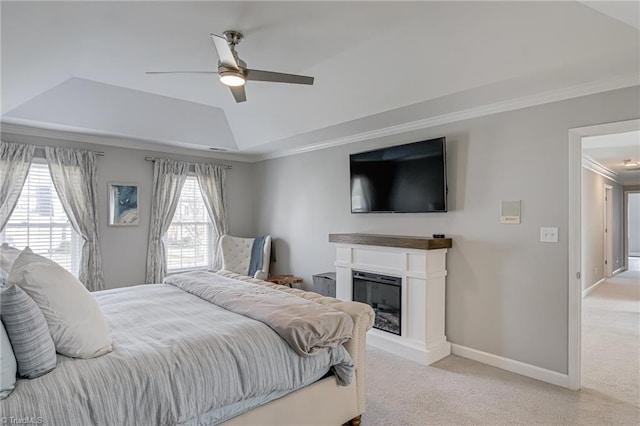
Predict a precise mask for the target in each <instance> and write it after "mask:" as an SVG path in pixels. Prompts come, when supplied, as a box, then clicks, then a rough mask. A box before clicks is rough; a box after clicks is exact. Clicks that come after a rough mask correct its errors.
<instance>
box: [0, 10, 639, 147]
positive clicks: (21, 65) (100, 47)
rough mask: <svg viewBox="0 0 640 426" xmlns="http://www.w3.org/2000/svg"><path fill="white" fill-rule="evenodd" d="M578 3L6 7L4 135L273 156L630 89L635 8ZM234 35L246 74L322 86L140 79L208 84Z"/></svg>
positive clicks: (634, 71) (635, 51) (635, 70)
mask: <svg viewBox="0 0 640 426" xmlns="http://www.w3.org/2000/svg"><path fill="white" fill-rule="evenodd" d="M585 3H586V5H585V4H583V3H580V2H483V1H472V2H451V1H449V2H426V1H424V2H393V1H389V2H364V1H357V2H241V1H233V2H213V1H208V2H207V1H203V2H202V1H201V2H153V3H151V2H146V1H138V2H86V1H85V2H44V3H43V2H39V3H32V2H24V1H18V2H11V1H2V3H1V24H2V29H1V36H2V40H1V47H2V50H1V55H2V57H1V59H2V61H1V72H2V98H1V101H2V122H3V123H5V124H14V125H15V124H20V125H28V126H34V127H39V128H49V129H58V130H66V131H72V132H81V133H83V134H90V135H91V134H96V135H107V136H108V135H112V136H115V137H118V138H121V139H122V138H124V139H130V140H132V141H134V142H135V141H153V142H155V143H158V144H161V145H160V146H166V147H183V148H195V149H201V150H206V149H209V148H211V147H218V148H225V149H228V150H231V151H234V150H237V151H238V152H239V153H242V154H254V155H255V154H262V155H264V154H267V155H268V154H269V153H273V152H275V151H281V150H292V149H301V148H304V147H309V146H313V145H314V144H318V143H322V142H323V141H326V140H329V139H331V140H337V139H340V138H343V139H344V138H348V137H349V136H350V135H353V134H355V133H362V134H365V133H366V132H372V131H376V130H379V129H383V128H393V127H394V126H396V127H397V126H402V125H406V123H409V122H411V121H416V120H424V119H428V118H429V117H436V116H442V115H445V114H450V113H453V112H456V111H460V110H464V109H465V108H469V107H470V106H476V107H477V106H480V105H483V104H491V103H495V102H504V101H507V100H510V99H516V98H522V97H526V96H531V95H534V94H536V93H541V92H543V93H549V92H550V91H558V92H560V91H563V90H564V91H565V92H566V91H567V90H568V89H572V90H574V92H571V93H575V94H576V95H579V94H580V92H579V91H577V90H575V88H577V87H587V86H588V87H591V88H593V87H601V88H603V90H604V89H606V88H608V87H610V86H607V84H606V82H617V84H618V85H624V84H627V85H629V84H637V83H638V75H639V63H640V54H639V51H640V32H639V30H638V23H637V19H635V18H633V16H634V15H633V13H636V16H637V11H638V5H637V2H605V3H606V4H604V3H599V2H585ZM630 16H631V17H630ZM227 29H236V30H240V31H242V32H243V33H244V34H245V40H243V41H242V43H241V44H240V45H239V47H238V52H239V55H240V57H241V58H242V59H244V60H245V61H246V62H247V64H248V66H249V67H250V68H257V69H265V70H273V71H280V72H288V73H296V74H305V75H312V76H314V77H315V78H316V81H315V84H314V85H313V86H298V85H283V84H275V83H261V82H249V83H247V86H246V91H247V98H248V101H247V102H245V103H242V104H236V103H235V102H234V101H233V98H232V96H231V94H230V93H229V92H228V89H226V88H225V87H224V86H222V85H221V84H220V83H219V82H218V81H217V77H216V76H215V75H147V74H145V71H150V70H184V69H189V70H215V69H216V65H217V57H216V53H215V49H214V48H213V45H212V42H211V39H210V37H209V33H216V34H221V33H222V32H223V31H225V30H227ZM628 76H631V77H632V79H631V80H629V79H628V78H627V79H625V78H623V77H628ZM621 81H624V82H625V83H624V84H623V83H620V82H621ZM630 81H631V83H629V82H630ZM105 140H108V139H104V138H103V139H101V142H102V143H104V142H105ZM134 142H132V144H134ZM134 145H135V144H134Z"/></svg>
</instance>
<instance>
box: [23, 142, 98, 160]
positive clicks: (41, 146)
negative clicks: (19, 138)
mask: <svg viewBox="0 0 640 426" xmlns="http://www.w3.org/2000/svg"><path fill="white" fill-rule="evenodd" d="M31 145H33V144H31ZM33 146H35V147H36V149H45V148H56V147H55V146H50V145H33ZM60 148H70V147H64V146H63V147H60ZM72 149H75V148H72ZM80 149H82V148H80ZM85 151H91V150H90V149H87V150H85ZM91 152H93V153H94V154H95V155H97V156H99V157H104V152H102V151H91Z"/></svg>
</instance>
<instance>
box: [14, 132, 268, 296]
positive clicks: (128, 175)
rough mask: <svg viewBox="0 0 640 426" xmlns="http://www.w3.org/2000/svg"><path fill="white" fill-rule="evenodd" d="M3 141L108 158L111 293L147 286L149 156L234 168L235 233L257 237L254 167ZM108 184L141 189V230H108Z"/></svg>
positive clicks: (104, 197)
mask: <svg viewBox="0 0 640 426" xmlns="http://www.w3.org/2000/svg"><path fill="white" fill-rule="evenodd" d="M2 140H3V141H5V142H21V143H33V144H37V145H49V146H70V147H80V148H85V149H91V150H95V151H103V152H104V154H105V155H104V157H98V194H99V198H98V208H99V212H98V213H99V221H100V226H99V232H100V247H101V249H102V258H103V264H104V278H105V282H106V287H107V288H115V287H124V286H129V285H135V284H140V283H143V282H144V281H145V269H146V267H145V265H146V256H147V238H148V235H149V218H150V215H151V191H152V186H151V185H152V180H153V163H152V162H150V161H146V160H145V159H144V158H145V157H147V156H151V157H154V156H155V157H164V158H174V159H180V160H187V161H212V162H216V163H221V164H230V165H231V166H232V167H233V168H232V169H231V170H229V171H228V187H227V189H228V194H229V204H228V207H229V218H230V219H229V227H230V233H232V234H235V235H243V236H244V235H246V236H251V235H254V224H255V222H256V220H255V216H254V212H255V205H254V200H255V196H254V194H255V193H254V187H255V185H254V182H253V180H254V172H253V165H252V164H248V163H240V162H232V161H226V160H225V161H222V160H212V159H203V158H202V157H189V156H183V155H182V156H181V155H176V154H164V153H158V152H152V151H142V150H135V149H127V148H118V147H110V146H104V145H83V144H82V143H79V142H69V141H62V140H56V139H48V138H47V139H45V138H39V137H33V136H22V135H10V134H5V133H3V134H2ZM108 182H131V183H137V184H139V185H140V187H139V191H140V194H139V197H140V198H139V205H140V225H139V226H132V227H112V226H108V225H107V221H108V215H107V212H108V191H107V184H108Z"/></svg>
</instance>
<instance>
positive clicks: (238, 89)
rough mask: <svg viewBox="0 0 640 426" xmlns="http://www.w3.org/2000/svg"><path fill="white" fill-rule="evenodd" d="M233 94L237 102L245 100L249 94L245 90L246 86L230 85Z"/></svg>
mask: <svg viewBox="0 0 640 426" xmlns="http://www.w3.org/2000/svg"><path fill="white" fill-rule="evenodd" d="M229 90H231V94H232V95H233V97H234V98H235V99H236V102H238V103H240V102H244V101H246V100H247V94H246V93H245V91H244V86H229Z"/></svg>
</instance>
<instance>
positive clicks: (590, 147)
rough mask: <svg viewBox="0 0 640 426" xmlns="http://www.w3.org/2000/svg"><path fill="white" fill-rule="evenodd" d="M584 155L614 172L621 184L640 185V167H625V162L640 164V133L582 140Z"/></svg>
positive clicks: (592, 137) (634, 132)
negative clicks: (630, 161)
mask: <svg viewBox="0 0 640 426" xmlns="http://www.w3.org/2000/svg"><path fill="white" fill-rule="evenodd" d="M582 153H583V155H584V156H586V157H587V158H590V159H592V160H593V161H595V162H597V163H598V164H599V165H601V166H603V167H605V168H606V169H608V170H609V171H611V172H613V174H614V178H615V180H616V181H618V182H619V183H621V184H623V185H640V167H638V168H635V169H628V168H625V166H624V160H632V161H637V162H640V131H638V130H636V131H632V132H624V133H616V134H612V135H602V136H590V137H585V138H582Z"/></svg>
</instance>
